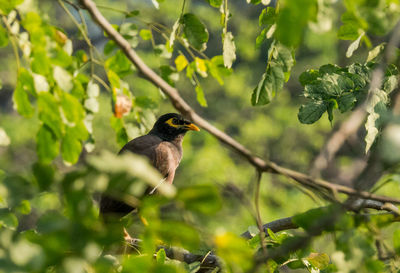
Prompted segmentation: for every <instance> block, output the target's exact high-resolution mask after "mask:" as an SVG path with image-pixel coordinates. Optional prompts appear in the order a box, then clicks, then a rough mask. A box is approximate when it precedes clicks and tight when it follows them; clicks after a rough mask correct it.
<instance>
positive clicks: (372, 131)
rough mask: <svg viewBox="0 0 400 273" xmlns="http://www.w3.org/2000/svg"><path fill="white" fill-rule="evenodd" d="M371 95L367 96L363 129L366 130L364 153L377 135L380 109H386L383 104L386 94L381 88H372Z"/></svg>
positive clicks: (385, 101) (385, 100)
mask: <svg viewBox="0 0 400 273" xmlns="http://www.w3.org/2000/svg"><path fill="white" fill-rule="evenodd" d="M371 93H372V96H371V97H370V98H369V100H368V103H367V107H366V108H367V113H368V116H367V122H366V123H365V129H366V130H367V135H366V136H365V143H366V145H365V153H367V152H368V151H369V149H370V148H371V146H372V144H373V143H374V141H375V138H376V137H377V135H378V132H379V130H378V128H377V121H378V120H379V118H380V114H381V113H380V111H379V110H380V109H386V106H385V104H386V103H387V100H388V98H387V94H386V92H385V91H383V90H379V89H376V90H373V91H372V92H371Z"/></svg>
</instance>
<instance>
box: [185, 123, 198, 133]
mask: <svg viewBox="0 0 400 273" xmlns="http://www.w3.org/2000/svg"><path fill="white" fill-rule="evenodd" d="M185 128H186V129H188V130H191V131H200V128H199V127H197V126H196V125H194V124H193V123H190V124H188V125H185Z"/></svg>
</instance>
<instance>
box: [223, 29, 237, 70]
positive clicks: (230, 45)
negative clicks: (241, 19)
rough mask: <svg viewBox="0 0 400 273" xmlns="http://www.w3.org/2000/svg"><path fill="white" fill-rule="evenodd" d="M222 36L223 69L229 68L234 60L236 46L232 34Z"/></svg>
mask: <svg viewBox="0 0 400 273" xmlns="http://www.w3.org/2000/svg"><path fill="white" fill-rule="evenodd" d="M222 36H223V58H224V64H225V67H227V68H231V67H232V63H233V62H234V61H235V60H236V53H235V51H236V46H235V42H234V41H233V35H232V32H227V33H225V34H223V35H222Z"/></svg>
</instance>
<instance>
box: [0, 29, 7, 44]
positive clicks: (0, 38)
mask: <svg viewBox="0 0 400 273" xmlns="http://www.w3.org/2000/svg"><path fill="white" fill-rule="evenodd" d="M7 45H8V33H7V30H5V29H4V28H3V27H2V26H1V25H0V47H5V46H7Z"/></svg>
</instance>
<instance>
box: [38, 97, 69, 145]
mask: <svg viewBox="0 0 400 273" xmlns="http://www.w3.org/2000/svg"><path fill="white" fill-rule="evenodd" d="M38 110H39V119H40V120H41V121H42V122H43V123H44V124H46V125H47V126H48V128H50V129H51V130H52V131H53V133H54V134H55V136H56V137H57V138H61V135H62V133H63V131H64V126H63V122H62V119H61V116H60V111H59V104H58V102H57V101H56V99H55V98H54V96H53V95H52V94H51V93H48V92H41V93H39V96H38Z"/></svg>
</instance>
